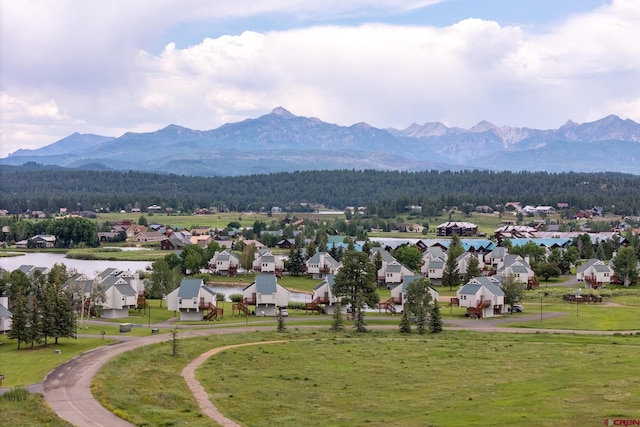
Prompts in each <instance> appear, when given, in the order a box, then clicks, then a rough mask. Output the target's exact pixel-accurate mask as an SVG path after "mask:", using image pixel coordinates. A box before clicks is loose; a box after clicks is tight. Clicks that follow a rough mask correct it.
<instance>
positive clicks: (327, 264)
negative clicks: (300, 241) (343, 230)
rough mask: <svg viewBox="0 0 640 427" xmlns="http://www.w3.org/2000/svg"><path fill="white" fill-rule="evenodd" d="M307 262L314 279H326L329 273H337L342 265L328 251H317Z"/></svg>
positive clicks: (308, 270)
mask: <svg viewBox="0 0 640 427" xmlns="http://www.w3.org/2000/svg"><path fill="white" fill-rule="evenodd" d="M305 264H306V266H307V273H308V274H309V275H310V276H311V278H312V279H324V278H325V277H327V274H336V273H337V272H338V269H340V266H341V265H342V264H341V263H339V262H338V261H336V260H335V259H333V257H332V256H331V255H330V254H329V253H328V252H316V253H315V254H314V255H313V256H312V257H311V258H309V259H308V260H307V261H306V262H305Z"/></svg>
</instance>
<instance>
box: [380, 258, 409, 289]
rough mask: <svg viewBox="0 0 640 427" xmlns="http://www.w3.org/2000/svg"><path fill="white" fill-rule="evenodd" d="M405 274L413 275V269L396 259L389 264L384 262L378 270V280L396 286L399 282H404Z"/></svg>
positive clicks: (388, 285) (389, 285)
mask: <svg viewBox="0 0 640 427" xmlns="http://www.w3.org/2000/svg"><path fill="white" fill-rule="evenodd" d="M405 276H413V271H411V270H410V269H408V268H407V267H405V266H404V265H402V264H401V263H399V262H398V261H396V260H393V261H391V262H390V263H388V264H386V265H385V264H383V265H382V268H381V269H380V270H378V282H380V283H384V284H385V285H387V287H394V286H395V285H397V284H398V283H402V278H403V277H405Z"/></svg>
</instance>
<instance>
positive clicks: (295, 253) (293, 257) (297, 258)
mask: <svg viewBox="0 0 640 427" xmlns="http://www.w3.org/2000/svg"><path fill="white" fill-rule="evenodd" d="M287 270H288V271H289V273H291V274H293V275H294V276H299V275H300V274H301V273H302V271H303V270H304V260H303V259H302V251H301V250H300V248H294V247H292V248H291V249H290V250H289V263H288V264H287Z"/></svg>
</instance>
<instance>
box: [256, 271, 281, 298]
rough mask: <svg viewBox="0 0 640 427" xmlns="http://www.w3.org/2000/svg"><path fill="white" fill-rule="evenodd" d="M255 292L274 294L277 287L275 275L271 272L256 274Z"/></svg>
mask: <svg viewBox="0 0 640 427" xmlns="http://www.w3.org/2000/svg"><path fill="white" fill-rule="evenodd" d="M255 283H256V293H260V294H275V293H276V291H277V289H278V282H276V276H273V275H271V274H260V275H258V276H256V282H255Z"/></svg>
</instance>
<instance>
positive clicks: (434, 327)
mask: <svg viewBox="0 0 640 427" xmlns="http://www.w3.org/2000/svg"><path fill="white" fill-rule="evenodd" d="M442 328H443V327H442V313H440V305H439V304H438V300H435V301H434V302H433V305H432V306H431V316H430V317H429V331H430V332H431V333H433V334H439V333H440V332H442Z"/></svg>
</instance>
